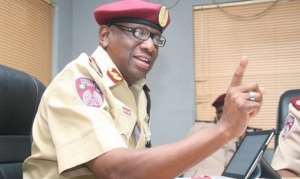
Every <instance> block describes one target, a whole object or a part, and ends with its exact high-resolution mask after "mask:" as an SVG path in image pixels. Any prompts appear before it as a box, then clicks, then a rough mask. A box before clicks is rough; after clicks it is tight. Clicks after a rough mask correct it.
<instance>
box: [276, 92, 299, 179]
mask: <svg viewBox="0 0 300 179" xmlns="http://www.w3.org/2000/svg"><path fill="white" fill-rule="evenodd" d="M299 146H300V96H298V97H294V98H292V99H291V100H290V103H289V113H288V115H287V117H286V119H285V124H284V128H283V129H282V131H281V133H280V136H279V144H278V147H277V148H276V151H275V153H274V157H273V161H272V167H273V168H274V169H275V170H277V171H278V173H279V174H280V175H281V176H284V177H292V176H298V177H299V176H300V147H299Z"/></svg>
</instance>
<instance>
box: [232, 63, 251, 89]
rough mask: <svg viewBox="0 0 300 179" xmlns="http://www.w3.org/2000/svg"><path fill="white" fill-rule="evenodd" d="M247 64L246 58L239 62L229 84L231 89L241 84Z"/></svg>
mask: <svg viewBox="0 0 300 179" xmlns="http://www.w3.org/2000/svg"><path fill="white" fill-rule="evenodd" d="M247 64H248V60H247V58H246V57H243V58H242V59H241V61H240V64H239V66H238V67H237V68H236V70H235V72H234V74H233V77H232V79H231V83H230V86H231V87H233V86H238V85H240V84H241V83H242V80H243V76H244V73H245V71H246V67H247Z"/></svg>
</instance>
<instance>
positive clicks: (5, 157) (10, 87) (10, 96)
mask: <svg viewBox="0 0 300 179" xmlns="http://www.w3.org/2000/svg"><path fill="white" fill-rule="evenodd" d="M44 89H45V86H44V85H43V84H42V83H41V82H40V81H39V80H37V79H36V78H34V77H32V76H30V75H28V74H27V73H24V72H21V71H18V70H15V69H12V68H9V67H6V66H3V65H0V179H21V178H22V163H23V161H24V159H25V158H26V157H27V156H29V155H30V151H31V127H32V123H33V119H34V117H35V113H36V111H37V107H38V105H39V102H40V98H41V96H42V93H43V92H44Z"/></svg>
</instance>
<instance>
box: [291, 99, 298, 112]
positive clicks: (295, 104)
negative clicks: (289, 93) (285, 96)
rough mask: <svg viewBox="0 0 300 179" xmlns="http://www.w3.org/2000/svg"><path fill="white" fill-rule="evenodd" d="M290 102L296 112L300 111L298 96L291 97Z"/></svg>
mask: <svg viewBox="0 0 300 179" xmlns="http://www.w3.org/2000/svg"><path fill="white" fill-rule="evenodd" d="M290 102H291V103H292V104H293V106H294V107H295V108H296V109H297V110H300V96H296V97H293V98H292V99H291V100H290Z"/></svg>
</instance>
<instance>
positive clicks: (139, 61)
mask: <svg viewBox="0 0 300 179" xmlns="http://www.w3.org/2000/svg"><path fill="white" fill-rule="evenodd" d="M135 59H136V66H137V67H138V68H139V69H140V70H142V71H148V70H150V66H151V65H150V64H151V58H150V57H146V56H136V57H135Z"/></svg>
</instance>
